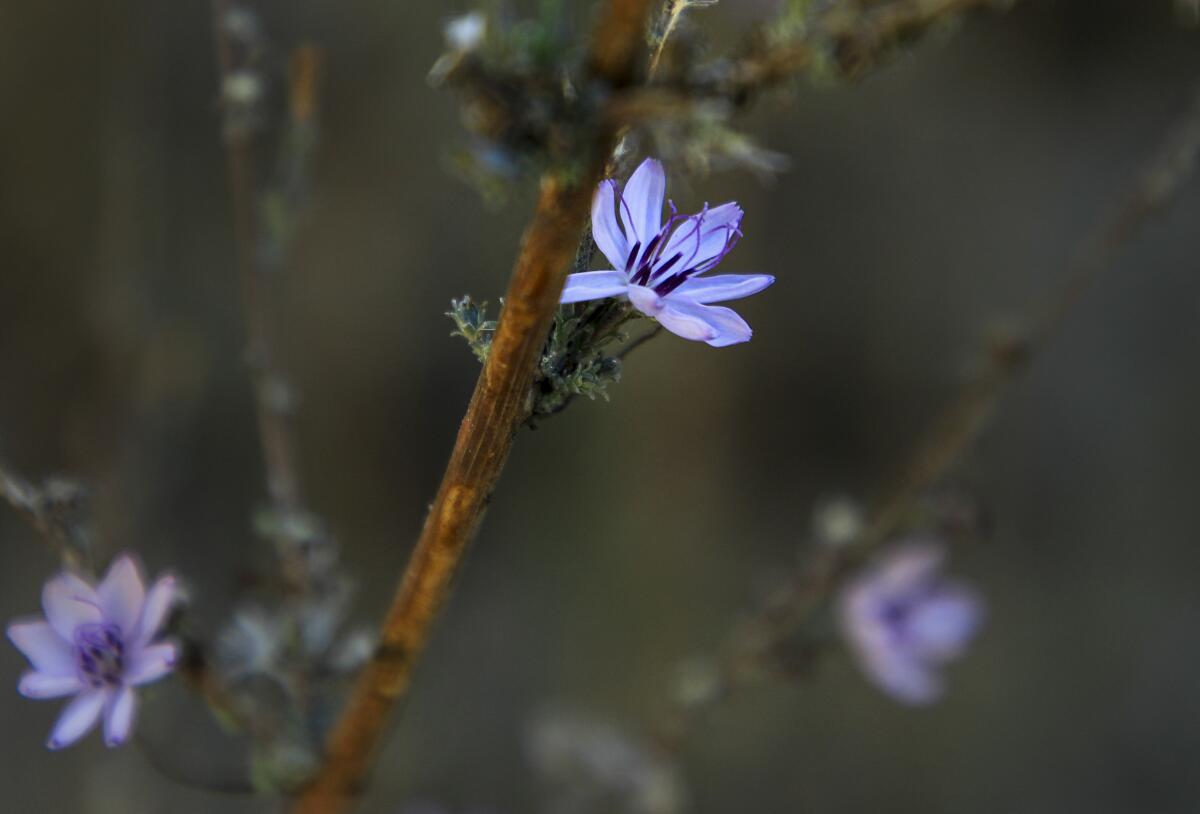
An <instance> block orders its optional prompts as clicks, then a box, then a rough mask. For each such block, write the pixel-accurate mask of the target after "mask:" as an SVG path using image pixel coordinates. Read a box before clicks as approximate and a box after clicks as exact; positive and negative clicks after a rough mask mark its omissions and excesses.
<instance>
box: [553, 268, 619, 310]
mask: <svg viewBox="0 0 1200 814" xmlns="http://www.w3.org/2000/svg"><path fill="white" fill-rule="evenodd" d="M628 287H629V281H628V280H627V279H625V275H624V274H623V273H622V272H620V271H581V272H579V273H578V274H569V275H567V284H566V285H565V286H564V287H563V293H562V298H561V299H560V300H559V302H561V303H563V304H564V305H565V304H567V303H569V302H583V301H584V300H601V299H604V298H605V297H617V296H620V295H621V294H624V293H625V289H626V288H628Z"/></svg>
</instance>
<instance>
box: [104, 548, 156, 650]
mask: <svg viewBox="0 0 1200 814" xmlns="http://www.w3.org/2000/svg"><path fill="white" fill-rule="evenodd" d="M96 595H97V596H98V597H99V598H100V609H101V610H102V611H103V612H104V618H105V619H106V620H108V621H109V622H112V623H113V624H115V625H116V626H117V627H119V628H121V630H122V631H123V632H125V633H126V634H130V633H132V632H133V630H134V627H135V626H136V625H137V623H138V620H139V619H140V618H141V615H142V605H143V604H144V603H145V601H146V583H145V581H144V580H143V579H142V569H141V568H140V567H139V566H138V564H137V563H136V562H134V559H133V557H131V556H129V555H128V554H122V555H121V556H119V557H117V559H116V560H114V561H113V564H112V565H110V566H109V568H108V573H107V574H105V576H104V579H103V580H102V581H101V582H100V584H99V585H98V586H97V587H96Z"/></svg>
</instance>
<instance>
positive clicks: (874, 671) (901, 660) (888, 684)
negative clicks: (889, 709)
mask: <svg viewBox="0 0 1200 814" xmlns="http://www.w3.org/2000/svg"><path fill="white" fill-rule="evenodd" d="M862 667H863V670H864V671H865V672H866V673H867V676H868V677H869V678H870V679H871V680H872V681H874V682H875V684H876V685H878V686H879V688H880V689H882V690H883V691H884V692H886V693H887V694H888V695H890V696H892V697H893V698H895V699H896V700H897V701H900V702H902V703H905V704H909V705H912V706H927V705H929V704H932V703H933V702H935V701H937V700H938V699H939V698H941V697H942V693H943V692H945V682H944V681H943V680H942V677H941V675H940V674H939V673H938V672H937V671H936V670H935V669H933V668H932V667H930V666H928V665H926V664H925V663H923V662H920V661H917V660H915V659H910V658H906V657H905V656H904V655H903V654H901V653H898V652H894V651H888V650H879V651H878V652H876V653H874V654H873V655H871V656H869V657H866V658H864V659H863V660H862Z"/></svg>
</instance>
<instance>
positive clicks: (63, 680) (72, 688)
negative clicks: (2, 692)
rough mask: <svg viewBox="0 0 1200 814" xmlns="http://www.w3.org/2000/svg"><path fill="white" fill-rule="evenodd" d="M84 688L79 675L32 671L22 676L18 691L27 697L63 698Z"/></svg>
mask: <svg viewBox="0 0 1200 814" xmlns="http://www.w3.org/2000/svg"><path fill="white" fill-rule="evenodd" d="M82 689H83V682H82V681H80V680H79V678H78V677H77V676H73V675H71V676H64V675H46V674H45V673H39V672H35V671H32V670H31V671H30V672H28V673H26V674H25V675H23V676H21V683H20V684H18V685H17V692H19V693H21V695H23V696H25V697H26V698H38V699H41V698H61V697H63V696H64V695H74V694H75V693H77V692H79V691H80V690H82Z"/></svg>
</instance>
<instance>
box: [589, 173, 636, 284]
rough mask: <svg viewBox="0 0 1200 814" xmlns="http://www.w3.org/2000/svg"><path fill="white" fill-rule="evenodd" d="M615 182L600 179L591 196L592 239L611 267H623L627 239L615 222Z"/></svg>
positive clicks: (626, 254) (627, 248) (627, 252)
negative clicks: (592, 196)
mask: <svg viewBox="0 0 1200 814" xmlns="http://www.w3.org/2000/svg"><path fill="white" fill-rule="evenodd" d="M616 190H617V182H616V181H613V180H611V179H610V180H607V181H601V182H600V187H599V188H598V189H597V190H596V196H595V197H594V198H592V239H593V240H595V241H596V246H597V247H599V249H600V251H601V253H602V254H603V255H604V256H605V257H607V258H608V262H609V263H612V265H613V268H619V269H623V268H625V261H626V259H628V257H629V241H628V240H627V239H626V238H625V233H624V232H623V231H621V227H620V225H618V223H617V213H616V206H617V204H616V199H617V192H616Z"/></svg>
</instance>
